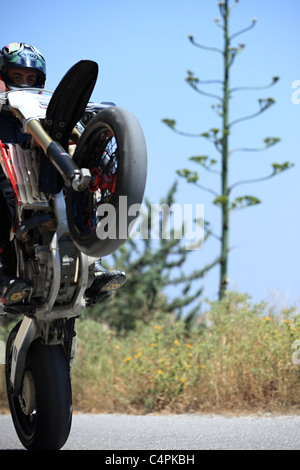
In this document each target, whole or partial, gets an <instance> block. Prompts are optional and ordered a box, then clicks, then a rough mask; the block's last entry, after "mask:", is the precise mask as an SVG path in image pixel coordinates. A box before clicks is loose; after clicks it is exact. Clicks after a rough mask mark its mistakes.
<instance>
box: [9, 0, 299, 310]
mask: <svg viewBox="0 0 300 470" xmlns="http://www.w3.org/2000/svg"><path fill="white" fill-rule="evenodd" d="M13 10H14V14H12V13H10V15H9V17H8V16H7V17H6V21H5V22H4V23H3V24H2V25H1V31H0V38H1V42H2V44H1V45H5V44H8V43H9V42H15V41H20V42H28V43H31V44H33V45H35V46H36V47H37V48H38V49H40V51H41V52H42V53H43V55H44V56H45V57H46V60H47V68H48V74H47V88H48V89H54V88H55V87H56V85H57V84H58V82H59V81H60V79H61V78H62V76H63V75H64V74H65V72H66V71H67V70H68V69H69V68H70V67H71V66H72V65H73V64H74V63H75V62H77V61H78V60H81V59H92V60H95V61H96V62H97V63H98V64H99V66H100V74H99V78H98V81H97V84H96V87H95V90H94V92H93V95H92V99H93V100H95V101H98V102H99V101H114V102H115V103H117V104H118V105H120V106H123V107H125V108H128V109H130V110H131V111H132V112H133V113H134V114H135V115H136V116H137V118H138V119H139V121H140V123H141V125H142V127H143V130H144V133H145V137H146V142H147V148H148V159H149V167H148V180H147V187H146V195H147V197H148V198H149V199H150V200H151V201H152V202H153V203H157V202H159V200H160V198H161V197H162V196H164V195H165V194H166V192H167V190H168V188H169V187H170V186H171V184H172V183H173V181H174V179H175V178H176V169H178V168H184V167H185V166H187V160H188V158H189V157H190V156H193V155H209V156H211V157H215V156H216V154H215V153H214V148H213V147H212V146H211V145H210V144H208V143H207V142H206V141H205V140H204V139H195V138H187V137H182V136H177V135H175V134H174V133H173V132H172V131H171V130H170V129H168V128H167V127H166V126H164V125H163V124H162V123H161V119H163V118H166V117H167V118H172V119H176V120H177V123H178V127H179V128H180V129H182V130H184V131H190V132H204V131H207V130H208V129H210V128H211V127H218V126H219V125H220V122H219V118H218V117H217V116H216V114H215V113H214V112H213V111H212V109H211V105H212V104H214V101H213V100H211V99H209V98H206V97H202V96H199V95H198V94H196V93H195V92H194V91H193V90H192V89H191V88H190V87H189V86H188V85H187V84H186V83H185V80H184V79H185V77H186V71H187V70H192V71H193V72H194V73H195V75H196V76H198V77H200V78H201V79H204V80H208V79H213V78H222V62H221V60H220V56H219V55H218V54H216V53H211V52H207V51H203V50H200V49H197V48H195V47H194V46H192V45H191V43H190V42H189V40H188V36H189V35H193V36H194V37H195V40H196V41H197V42H199V43H202V44H206V45H209V46H214V47H222V44H223V38H222V34H221V33H222V32H221V30H220V29H219V28H218V27H217V26H216V24H215V22H214V19H215V18H216V17H219V16H220V15H219V10H218V6H217V1H214V0H210V1H208V0H184V1H183V0H151V1H148V0H143V1H137V0H111V1H109V2H107V1H106V2H103V1H102V0H85V2H82V1H79V0H73V1H57V0H52V1H51V2H50V1H48V2H47V1H45V2H43V3H42V4H41V6H40V5H37V3H36V2H32V1H31V0H29V1H27V2H24V1H22V2H21V1H20V0H15V1H14V2H13ZM254 17H255V18H257V20H258V21H257V23H256V26H255V28H254V29H252V30H251V31H249V32H247V33H245V34H244V35H242V36H239V37H238V38H236V43H239V42H242V43H244V44H246V47H245V49H244V51H243V52H242V54H240V55H239V56H238V57H237V58H236V61H235V64H234V66H233V67H232V69H231V70H232V77H231V85H232V86H242V85H249V86H255V85H264V84H267V83H269V82H270V80H271V77H273V76H280V81H279V82H278V83H277V84H276V85H275V86H274V87H273V88H271V89H268V90H260V91H248V92H240V93H238V94H236V95H235V97H234V99H233V100H232V102H231V117H232V119H235V118H236V117H239V116H244V115H248V114H251V113H253V112H255V111H256V110H257V99H258V98H267V97H269V96H271V97H273V98H274V99H275V100H276V105H275V106H273V107H272V108H271V109H269V110H268V111H267V112H266V113H264V114H263V115H262V116H260V117H258V118H257V119H254V120H251V121H245V122H243V123H240V124H238V125H236V126H235V127H234V128H233V133H232V136H231V141H230V144H231V147H240V146H246V147H247V146H250V147H259V146H261V143H262V140H263V139H264V138H265V137H268V136H272V137H273V136H277V137H280V138H281V142H280V144H278V145H277V146H275V147H273V148H271V149H269V150H267V151H266V152H259V153H236V154H234V156H232V162H231V167H230V168H231V169H230V181H231V182H234V181H237V180H240V179H248V178H250V177H251V178H252V177H256V176H257V177H260V176H264V175H266V174H268V173H270V169H271V163H272V162H278V163H282V162H284V161H286V160H289V161H291V162H294V163H295V167H294V168H293V169H291V170H289V171H287V172H285V173H283V174H282V175H279V176H277V177H276V178H274V179H271V180H269V181H267V182H265V183H259V184H258V183H257V184H253V185H247V186H244V187H242V186H240V187H239V188H237V190H236V192H235V193H234V194H235V195H236V196H239V195H244V194H251V195H254V196H256V197H258V198H259V199H261V200H262V204H260V205H258V206H256V207H253V208H249V209H245V210H243V211H238V212H235V213H234V214H233V215H232V219H231V232H230V245H231V247H232V250H231V253H230V261H229V278H230V281H231V284H230V285H231V287H232V288H235V289H238V290H239V291H241V292H247V293H249V294H250V295H251V296H252V298H253V299H254V300H255V301H260V300H262V299H265V300H266V299H270V298H271V299H272V300H275V301H280V302H281V303H293V302H294V301H295V302H297V303H298V301H299V299H300V246H299V240H300V222H299V221H300V210H299V209H300V184H299V182H300V165H299V113H300V104H298V105H296V104H293V103H292V99H291V98H292V93H293V92H294V91H295V90H293V89H292V83H293V82H294V81H295V80H300V69H299V62H300V61H299V46H298V45H299V40H300V32H299V25H298V22H299V17H300V3H299V1H298V0H286V1H285V2H281V1H280V0H272V1H271V0H259V1H258V0H241V1H240V2H239V4H238V5H237V6H236V7H235V8H234V10H233V11H232V21H231V32H232V33H234V32H236V31H238V30H240V29H242V28H244V27H246V26H248V25H249V24H250V23H251V21H252V18H254ZM206 90H207V91H213V90H215V91H218V90H217V89H214V88H206ZM299 97H300V94H299ZM189 165H190V166H189V168H190V169H195V170H196V169H197V167H194V168H193V167H192V166H191V164H190V163H189ZM201 182H202V183H203V184H204V185H205V186H211V187H214V188H215V189H216V190H218V189H219V180H218V179H217V178H215V179H213V178H212V176H211V175H209V174H207V173H205V172H204V173H201ZM177 202H180V203H185V204H187V203H193V204H196V203H203V204H205V218H206V220H209V221H211V223H212V225H213V226H214V227H215V229H216V230H217V229H218V227H219V223H220V213H219V210H218V209H216V208H215V207H214V206H213V205H212V204H211V196H210V195H209V194H207V193H204V192H200V191H199V190H198V189H196V188H193V187H192V186H189V185H187V184H186V183H185V182H184V181H183V180H180V182H179V190H178V193H177ZM218 250H219V246H218V244H217V242H212V241H211V242H208V243H206V244H205V245H204V247H203V248H202V250H200V251H195V252H193V254H192V258H191V261H190V266H189V268H193V267H201V266H203V265H204V264H205V263H207V262H209V261H210V260H212V259H213V258H214V257H215V255H216V254H217V253H218ZM218 274H219V273H218V270H215V271H214V272H211V273H209V274H208V276H207V278H206V280H205V295H207V296H208V297H210V298H216V295H217V290H218V287H217V285H218Z"/></svg>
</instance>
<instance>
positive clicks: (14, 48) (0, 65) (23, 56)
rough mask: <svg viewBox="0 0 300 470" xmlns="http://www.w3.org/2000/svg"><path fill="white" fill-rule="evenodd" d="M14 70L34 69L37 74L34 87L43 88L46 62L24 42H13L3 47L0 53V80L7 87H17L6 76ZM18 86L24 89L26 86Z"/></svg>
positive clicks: (33, 48) (34, 49)
mask: <svg viewBox="0 0 300 470" xmlns="http://www.w3.org/2000/svg"><path fill="white" fill-rule="evenodd" d="M14 68H30V69H34V70H35V71H36V72H37V80H36V83H35V85H34V86H35V87H36V88H44V86H45V82H46V61H45V59H44V57H43V56H42V54H41V53H40V52H39V51H38V50H37V49H36V48H35V47H33V46H31V45H30V44H25V43H24V42H13V43H11V44H8V45H7V46H5V47H3V48H2V49H1V51H0V78H1V80H3V81H4V82H5V84H6V85H7V86H10V85H13V86H18V85H16V84H14V83H13V81H12V80H11V79H10V78H9V76H8V75H7V72H8V71H9V70H10V69H14ZM19 86H21V87H24V86H25V87H26V85H19Z"/></svg>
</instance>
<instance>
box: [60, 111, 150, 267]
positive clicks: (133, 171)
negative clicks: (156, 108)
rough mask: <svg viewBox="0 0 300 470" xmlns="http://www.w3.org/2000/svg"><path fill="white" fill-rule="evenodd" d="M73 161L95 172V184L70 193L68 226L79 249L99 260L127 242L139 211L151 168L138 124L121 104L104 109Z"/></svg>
mask: <svg viewBox="0 0 300 470" xmlns="http://www.w3.org/2000/svg"><path fill="white" fill-rule="evenodd" d="M73 160H74V161H75V163H76V164H77V165H78V166H79V167H80V168H88V169H89V170H90V171H91V174H92V182H91V184H90V185H89V187H88V189H86V190H85V191H82V192H75V191H73V190H71V189H69V190H68V191H67V195H66V209H67V218H68V224H69V230H70V233H71V236H72V238H73V240H74V243H75V244H76V245H77V247H78V248H79V249H80V250H81V251H83V252H84V253H85V254H87V255H88V256H93V257H97V258H101V257H102V256H106V255H109V254H111V253H113V252H114V251H115V250H117V249H118V248H119V247H120V246H121V245H122V244H123V243H124V242H125V241H126V240H127V238H128V235H129V232H130V230H131V228H132V226H133V225H134V220H135V219H136V218H137V217H138V215H139V213H138V210H139V205H140V204H141V202H142V199H143V195H144V190H145V184H146V172H147V152H146V144H145V139H144V134H143V131H142V129H141V126H140V124H139V122H138V121H137V119H136V118H135V116H133V114H131V112H129V111H128V110H126V109H123V108H120V107H117V106H116V107H109V108H106V109H104V110H101V111H100V112H99V113H97V114H96V115H95V116H94V117H93V118H92V119H91V121H90V122H89V123H88V124H87V126H86V128H85V130H84V132H83V134H82V136H81V137H80V139H79V142H78V144H77V147H76V150H75V153H74V156H73ZM130 208H131V210H130Z"/></svg>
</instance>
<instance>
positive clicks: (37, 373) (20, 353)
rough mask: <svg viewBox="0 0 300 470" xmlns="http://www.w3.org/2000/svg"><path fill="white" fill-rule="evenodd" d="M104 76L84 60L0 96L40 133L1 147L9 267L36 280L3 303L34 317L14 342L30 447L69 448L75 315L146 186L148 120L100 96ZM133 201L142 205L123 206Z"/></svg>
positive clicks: (10, 366) (14, 382) (17, 395)
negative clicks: (9, 215) (9, 201)
mask: <svg viewBox="0 0 300 470" xmlns="http://www.w3.org/2000/svg"><path fill="white" fill-rule="evenodd" d="M97 75H98V66H97V64H96V63H95V62H93V61H89V60H82V61H80V62H78V63H77V64H75V65H74V66H73V67H72V68H71V69H70V70H69V71H68V72H67V73H66V75H65V76H64V77H63V78H62V80H61V82H60V83H59V85H58V86H57V88H56V89H55V91H54V93H51V92H47V91H46V90H45V91H42V93H41V90H38V89H28V88H24V89H17V88H16V89H10V90H8V91H6V92H2V93H1V94H0V105H2V107H4V108H5V107H8V109H9V110H10V111H12V112H13V113H14V114H15V115H16V116H17V118H18V119H19V120H20V122H21V123H22V125H23V132H24V133H26V134H29V135H30V136H31V137H30V143H29V144H27V145H26V146H25V147H24V146H20V145H18V144H3V143H2V142H0V163H1V166H2V169H3V172H4V173H5V175H6V178H7V181H8V182H9V184H10V185H11V187H12V189H13V191H14V196H15V201H16V204H15V205H16V209H15V223H14V226H13V227H12V230H11V237H10V238H11V241H10V244H9V269H10V270H11V272H12V273H14V275H17V276H18V277H20V278H22V279H24V280H25V281H26V283H27V284H28V285H29V286H30V292H29V295H28V297H27V298H26V300H24V301H23V302H22V303H21V304H18V303H16V304H14V305H10V306H4V305H1V306H0V316H1V315H10V316H11V315H13V316H14V318H16V315H22V316H23V319H22V320H21V321H20V322H19V323H18V324H16V325H15V327H14V328H13V329H12V331H11V332H10V334H9V337H8V340H7V345H6V359H5V360H6V364H5V376H6V385H7V396H8V402H9V407H10V411H11V415H12V420H13V423H14V426H15V430H16V432H17V434H18V437H19V439H20V441H21V443H22V444H23V446H24V447H25V448H26V449H37V450H39V449H53V450H55V449H60V448H61V447H62V446H63V445H64V444H65V442H66V441H67V439H68V436H69V433H70V429H71V422H72V388H71V368H72V363H73V360H74V356H75V352H76V345H77V335H76V325H75V321H76V319H77V318H79V316H80V315H81V313H82V311H83V309H84V308H85V307H86V306H87V300H86V299H85V297H84V293H85V291H86V289H87V288H88V287H89V286H90V285H91V283H92V281H93V263H94V262H95V260H96V259H99V258H101V257H103V256H107V255H109V254H111V253H113V252H114V251H115V250H117V249H118V248H119V247H120V246H121V244H122V243H124V242H125V240H126V238H127V237H128V235H129V231H130V229H131V227H132V226H133V224H134V221H135V219H136V218H137V215H138V207H139V205H140V204H141V202H142V199H143V194H144V189H145V183H146V167H147V162H146V159H147V155H146V145H145V139H144V135H143V131H142V129H141V126H140V124H139V122H138V121H137V119H136V118H135V117H134V116H133V115H132V113H131V112H129V111H128V110H125V109H123V108H120V107H118V106H116V105H114V104H113V103H100V104H98V103H93V102H90V101H89V99H90V96H91V93H92V90H93V88H94V85H95V83H96V80H97ZM124 199H125V200H126V204H127V206H126V207H127V208H130V207H135V211H130V210H128V211H127V213H124V205H123V206H122V204H120V200H124ZM111 227H114V229H113V230H111ZM124 232H125V235H124ZM105 298H106V297H105V295H104V298H103V300H105ZM100 300H101V299H100ZM88 305H89V304H88Z"/></svg>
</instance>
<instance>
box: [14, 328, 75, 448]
mask: <svg viewBox="0 0 300 470" xmlns="http://www.w3.org/2000/svg"><path fill="white" fill-rule="evenodd" d="M19 327H20V323H18V324H17V325H16V326H15V327H14V328H13V330H12V331H11V333H10V335H9V338H8V341H7V347H6V367H5V375H6V386H7V396H8V402H9V407H10V411H11V415H12V419H13V423H14V426H15V430H16V432H17V434H18V437H19V439H20V441H21V443H22V444H23V446H24V447H25V448H26V449H28V450H59V449H60V448H61V447H62V446H63V445H64V444H65V442H66V440H67V438H68V436H69V433H70V429H71V422H72V391H71V382H70V373H69V367H68V364H67V361H66V357H65V354H64V351H63V347H62V346H61V345H55V346H46V345H44V344H43V343H42V342H41V339H40V338H38V339H37V340H35V341H34V342H33V343H32V344H31V346H30V348H29V351H28V355H27V360H26V370H25V372H24V376H23V382H22V389H21V392H20V395H19V396H18V397H15V396H13V394H12V388H11V385H10V372H11V358H12V351H13V344H14V340H15V337H16V335H17V332H18V329H19Z"/></svg>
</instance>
